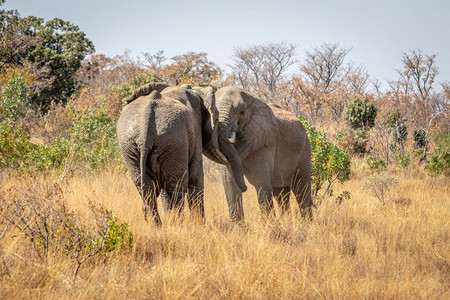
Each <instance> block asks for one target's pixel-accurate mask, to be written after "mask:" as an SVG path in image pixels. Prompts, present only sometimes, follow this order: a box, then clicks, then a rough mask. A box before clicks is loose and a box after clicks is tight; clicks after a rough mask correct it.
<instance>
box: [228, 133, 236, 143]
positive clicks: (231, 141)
mask: <svg viewBox="0 0 450 300" xmlns="http://www.w3.org/2000/svg"><path fill="white" fill-rule="evenodd" d="M235 142H236V132H234V131H232V132H231V135H230V137H229V138H228V143H230V144H234V143H235Z"/></svg>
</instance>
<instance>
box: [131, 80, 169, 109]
mask: <svg viewBox="0 0 450 300" xmlns="http://www.w3.org/2000/svg"><path fill="white" fill-rule="evenodd" d="M169 86H170V84H167V83H163V82H151V83H148V84H146V85H144V86H141V87H140V88H138V89H137V90H135V91H134V93H133V94H132V95H131V96H130V98H128V99H127V104H129V103H131V102H133V101H134V100H136V99H137V98H139V97H141V96H146V95H150V94H151V92H153V91H158V92H162V91H163V90H164V89H165V88H167V87H169Z"/></svg>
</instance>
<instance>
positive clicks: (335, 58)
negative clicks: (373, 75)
mask: <svg viewBox="0 0 450 300" xmlns="http://www.w3.org/2000/svg"><path fill="white" fill-rule="evenodd" d="M350 50H351V49H346V48H341V47H339V44H337V43H336V44H328V43H325V44H323V45H322V46H320V47H318V48H314V49H313V51H307V52H306V59H305V61H304V62H303V63H302V64H301V66H300V74H299V75H298V76H296V77H295V78H294V79H293V80H294V82H295V88H296V92H295V94H296V95H297V101H300V102H302V104H303V105H304V106H305V107H306V108H307V113H308V115H309V117H310V119H311V121H312V122H313V123H315V122H316V121H317V120H318V119H319V118H321V117H322V115H323V113H324V112H325V109H324V108H326V109H327V110H328V111H329V112H330V114H331V116H332V117H333V118H334V119H335V120H339V118H340V117H341V115H342V112H343V110H344V106H345V104H346V102H347V101H348V100H349V99H352V98H354V97H355V96H363V95H364V94H365V91H366V89H367V86H368V82H369V75H368V74H367V72H366V71H365V69H364V68H363V67H362V66H356V65H354V64H353V63H347V64H344V62H345V59H346V57H347V55H348V53H349V52H350ZM324 105H325V107H324Z"/></svg>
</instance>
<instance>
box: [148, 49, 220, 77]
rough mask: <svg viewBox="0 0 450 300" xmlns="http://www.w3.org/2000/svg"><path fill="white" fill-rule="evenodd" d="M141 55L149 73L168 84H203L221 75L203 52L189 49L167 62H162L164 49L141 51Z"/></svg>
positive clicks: (163, 60)
mask: <svg viewBox="0 0 450 300" xmlns="http://www.w3.org/2000/svg"><path fill="white" fill-rule="evenodd" d="M143 55H144V58H145V59H146V60H147V62H148V63H149V65H148V66H147V67H148V70H147V72H148V73H149V75H151V76H154V77H156V78H159V79H161V80H162V81H164V82H167V83H170V84H174V85H179V84H182V83H186V84H193V85H205V84H211V82H214V81H217V80H218V79H220V77H221V76H222V70H221V69H220V68H219V67H218V66H217V65H216V64H215V63H214V62H213V61H210V60H209V59H208V54H207V53H205V52H199V53H196V52H192V51H190V52H187V53H184V54H181V55H177V56H174V57H172V58H171V59H170V63H167V64H164V62H165V61H166V58H165V56H164V51H158V52H157V53H156V54H151V53H143Z"/></svg>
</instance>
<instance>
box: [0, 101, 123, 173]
mask: <svg viewBox="0 0 450 300" xmlns="http://www.w3.org/2000/svg"><path fill="white" fill-rule="evenodd" d="M112 162H117V164H118V165H120V163H121V160H120V150H119V147H118V143H117V138H116V127H115V123H114V122H113V121H112V120H111V118H110V117H109V116H108V114H107V113H106V110H105V109H97V110H94V111H91V112H90V113H88V114H86V115H81V116H80V117H79V121H78V123H76V124H75V125H74V126H73V127H71V128H70V129H69V135H68V137H67V138H64V137H58V138H56V139H54V140H53V141H52V143H51V144H49V145H35V144H33V143H31V141H30V137H29V136H28V135H27V133H26V132H25V131H24V129H23V126H22V124H17V125H16V126H13V125H11V124H10V123H8V122H1V123H0V167H1V168H7V169H10V170H15V171H16V172H19V173H24V172H30V171H34V170H41V171H46V170H50V169H59V170H62V169H63V168H65V167H69V168H70V171H75V170H77V169H79V170H86V169H91V170H93V169H98V168H101V167H105V166H107V165H108V163H112Z"/></svg>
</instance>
